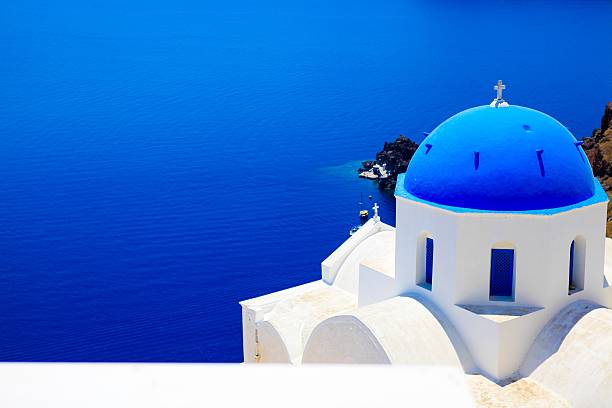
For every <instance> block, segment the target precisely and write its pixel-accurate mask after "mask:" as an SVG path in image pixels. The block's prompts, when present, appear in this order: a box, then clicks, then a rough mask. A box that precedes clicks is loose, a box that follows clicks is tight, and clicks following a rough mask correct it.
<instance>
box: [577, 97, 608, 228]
mask: <svg viewBox="0 0 612 408" xmlns="http://www.w3.org/2000/svg"><path fill="white" fill-rule="evenodd" d="M583 140H584V144H583V145H582V147H583V149H584V152H585V153H586V155H587V157H588V158H589V161H590V162H591V167H593V174H594V175H595V177H597V178H598V179H599V181H600V182H601V185H602V187H603V188H604V190H606V193H608V197H609V198H610V199H611V200H612V102H608V104H607V105H606V107H605V109H604V114H603V117H602V118H601V127H600V128H599V129H595V130H594V131H593V134H592V136H591V137H585V138H584V139H583ZM606 235H607V236H608V237H612V205H611V204H610V203H608V221H607V225H606Z"/></svg>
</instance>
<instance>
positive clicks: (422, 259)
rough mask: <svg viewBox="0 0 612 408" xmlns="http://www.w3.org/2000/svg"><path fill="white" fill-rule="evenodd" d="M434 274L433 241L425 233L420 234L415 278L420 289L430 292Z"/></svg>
mask: <svg viewBox="0 0 612 408" xmlns="http://www.w3.org/2000/svg"><path fill="white" fill-rule="evenodd" d="M433 272H434V240H433V237H432V236H431V235H429V234H427V233H423V234H421V236H420V237H419V240H418V243H417V276H416V280H417V281H416V283H417V285H419V286H420V287H422V288H425V289H428V290H431V287H432V283H433Z"/></svg>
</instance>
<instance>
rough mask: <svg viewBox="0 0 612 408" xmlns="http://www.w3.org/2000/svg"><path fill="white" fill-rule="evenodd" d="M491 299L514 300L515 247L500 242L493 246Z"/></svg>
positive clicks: (490, 284) (490, 283) (490, 282)
mask: <svg viewBox="0 0 612 408" xmlns="http://www.w3.org/2000/svg"><path fill="white" fill-rule="evenodd" d="M490 273H491V274H490V281H489V300H498V301H507V302H513V301H514V273H515V258H514V247H513V246H511V245H505V244H498V245H494V246H493V248H491V271H490Z"/></svg>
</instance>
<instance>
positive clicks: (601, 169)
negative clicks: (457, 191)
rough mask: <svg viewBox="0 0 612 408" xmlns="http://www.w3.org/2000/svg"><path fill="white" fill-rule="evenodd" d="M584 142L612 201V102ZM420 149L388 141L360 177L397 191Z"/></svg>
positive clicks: (611, 224) (611, 226)
mask: <svg viewBox="0 0 612 408" xmlns="http://www.w3.org/2000/svg"><path fill="white" fill-rule="evenodd" d="M583 140H584V144H583V145H582V147H583V148H584V151H585V153H586V155H587V157H588V158H589V161H590V162H591V166H592V167H593V174H594V175H595V176H596V177H597V178H598V179H599V181H600V182H601V185H602V186H603V188H604V190H606V192H607V193H608V197H610V200H611V201H612V102H609V103H608V104H607V105H606V107H605V109H604V114H603V117H602V118H601V127H600V128H599V129H595V130H594V131H593V134H592V135H591V137H585V138H584V139H583ZM417 147H419V145H418V144H417V143H415V142H414V141H412V140H410V139H409V138H407V137H406V136H404V135H401V136H400V137H398V138H397V139H396V140H395V141H394V142H390V143H389V142H385V146H384V147H383V149H382V150H381V151H380V152H378V153H376V160H368V161H364V162H362V167H361V168H360V169H359V177H363V178H368V179H373V180H376V181H377V182H378V186H379V187H380V188H381V189H383V190H389V191H393V190H394V189H395V184H396V183H397V175H398V174H401V173H403V172H405V171H406V169H407V168H408V163H409V162H410V159H411V158H412V155H413V154H414V152H415V150H416V149H417ZM606 235H607V236H608V237H612V204H608V223H607V226H606Z"/></svg>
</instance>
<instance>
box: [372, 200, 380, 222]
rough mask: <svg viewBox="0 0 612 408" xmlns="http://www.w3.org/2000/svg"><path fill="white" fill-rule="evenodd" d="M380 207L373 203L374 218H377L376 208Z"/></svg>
mask: <svg viewBox="0 0 612 408" xmlns="http://www.w3.org/2000/svg"><path fill="white" fill-rule="evenodd" d="M379 208H380V206H379V205H378V203H374V207H372V209H373V210H374V219H375V220H378V218H379V217H378V209H379Z"/></svg>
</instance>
